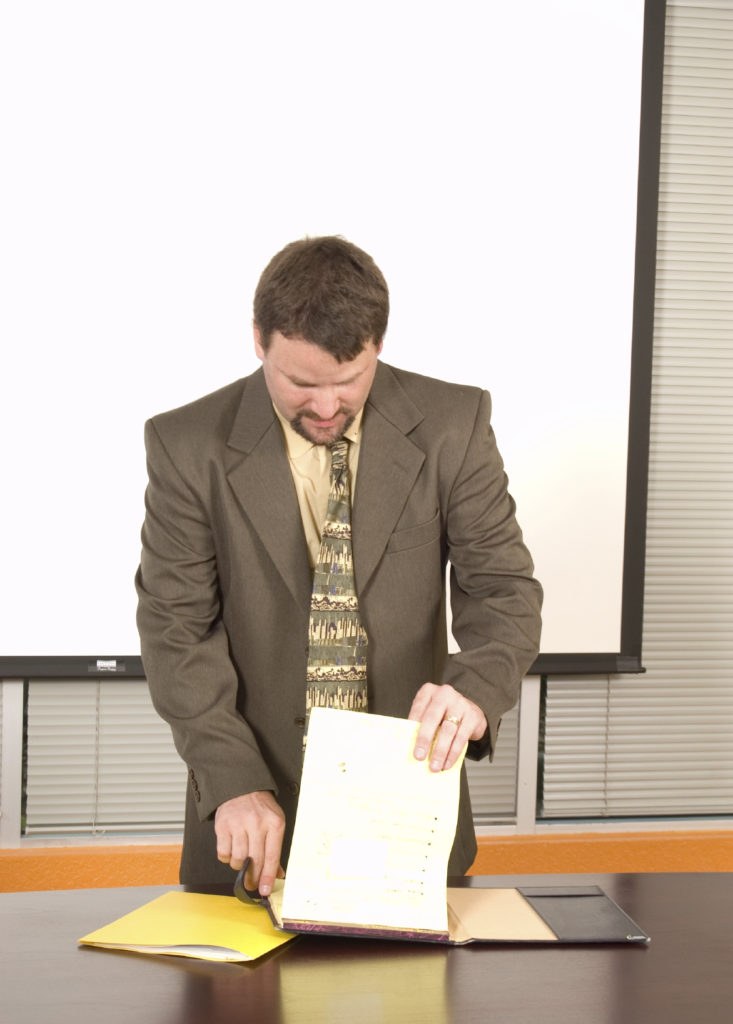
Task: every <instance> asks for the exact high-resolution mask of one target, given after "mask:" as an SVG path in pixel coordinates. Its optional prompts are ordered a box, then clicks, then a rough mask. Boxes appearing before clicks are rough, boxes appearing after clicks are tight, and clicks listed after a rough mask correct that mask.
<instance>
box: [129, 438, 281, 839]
mask: <svg viewBox="0 0 733 1024" xmlns="http://www.w3.org/2000/svg"><path fill="white" fill-rule="evenodd" d="M145 445H146V450H147V459H148V480H149V483H148V487H147V490H146V495H145V505H146V515H145V522H144V525H143V530H142V557H141V563H140V568H139V570H138V573H137V576H136V586H137V592H138V598H139V603H138V616H137V619H138V629H139V632H140V637H141V644H142V656H143V665H144V667H145V673H146V676H147V679H148V684H149V687H150V692H151V696H152V700H153V704H154V706H155V708H156V710H157V711H158V713H159V714H160V715H161V717H162V718H164V719H165V720H166V721H167V722H168V723H169V724H170V726H171V729H172V732H173V738H174V741H175V744H176V748H177V750H178V752H179V754H180V755H181V757H182V758H183V760H184V761H185V762H186V764H187V765H188V767H189V775H190V778H191V785H192V787H193V791H194V796H195V799H196V802H197V807H198V812H199V817H200V818H201V819H202V820H203V819H204V818H206V817H208V816H209V815H210V814H212V813H213V811H214V810H215V809H216V807H218V806H219V804H221V803H223V802H224V801H225V800H228V799H230V798H232V797H235V796H239V795H240V794H242V793H248V792H254V791H256V790H264V789H270V790H273V791H276V789H277V787H276V785H275V782H274V780H273V778H272V775H271V773H270V771H269V769H268V767H267V765H266V764H265V761H264V760H263V758H262V755H261V752H260V750H259V748H258V745H257V742H256V739H255V737H254V735H253V733H252V730H251V729H250V728H249V726H248V724H247V723H246V721H245V720H244V718H243V717H242V715H241V714H240V713H239V711H238V710H237V707H236V696H237V686H238V679H237V674H236V671H235V668H234V665H233V663H232V660H231V658H230V655H229V641H228V636H227V633H226V630H225V628H224V625H223V623H222V621H221V609H220V594H219V581H218V573H217V563H216V556H215V550H214V543H213V538H212V533H211V528H210V525H209V521H208V516H207V514H206V511H205V509H204V508H203V504H202V501H201V499H200V497H199V495H198V494H197V493H196V492H195V489H194V488H193V487H192V486H191V485H190V484H189V483H188V482H187V481H186V480H185V479H184V476H183V475H182V473H181V472H180V471H179V470H178V468H177V467H176V466H175V465H174V462H173V460H172V458H171V457H170V455H169V453H168V451H167V450H166V447H165V445H164V443H163V441H162V440H161V438H160V436H159V433H158V431H157V430H156V426H155V423H154V422H153V421H150V422H148V423H147V424H146V427H145Z"/></svg>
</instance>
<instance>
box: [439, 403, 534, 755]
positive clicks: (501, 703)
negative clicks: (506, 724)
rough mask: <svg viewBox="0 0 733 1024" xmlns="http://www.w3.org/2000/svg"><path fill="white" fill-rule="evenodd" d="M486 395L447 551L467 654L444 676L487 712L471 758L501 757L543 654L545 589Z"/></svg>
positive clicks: (454, 503)
mask: <svg viewBox="0 0 733 1024" xmlns="http://www.w3.org/2000/svg"><path fill="white" fill-rule="evenodd" d="M490 416H491V399H490V397H489V395H488V393H487V392H483V394H482V397H481V400H480V402H479V406H478V413H477V416H476V420H475V423H474V428H473V432H472V435H471V437H470V440H469V443H468V446H467V448H466V454H465V458H464V460H463V463H462V465H461V468H460V470H459V472H458V474H457V476H456V479H455V481H454V483H453V486H452V488H451V493H450V499H449V504H448V514H447V524H446V533H447V545H448V557H449V559H450V563H451V592H450V598H451V612H452V629H453V635H454V637H455V639H456V641H457V642H458V645H459V647H460V648H461V650H460V652H459V653H457V654H453V655H451V656H450V657H449V658H448V661H447V663H446V668H445V672H444V675H443V680H442V681H443V682H444V683H451V684H452V685H453V686H454V687H455V688H456V689H457V690H458V691H459V692H461V693H462V694H463V695H464V696H466V697H468V698H469V699H470V700H472V701H473V702H474V703H476V704H478V705H479V707H481V708H482V710H483V711H484V714H485V715H486V718H487V721H488V725H489V727H488V729H487V732H486V735H485V737H484V739H483V740H481V741H480V742H479V743H473V744H470V746H469V756H471V757H482V756H484V755H485V754H487V753H493V750H494V747H495V744H496V736H497V732H498V728H499V723H500V720H501V715H502V714H503V713H504V712H506V711H507V710H509V709H510V708H511V707H513V706H514V704H515V703H516V701H517V699H518V696H519V688H520V685H521V680H522V678H523V676H524V675H525V673H526V672H527V670H528V669H529V667H530V666H531V664H532V662H533V661H534V659H535V657H536V655H537V651H538V648H539V638H540V609H541V605H542V589H541V587H540V584H539V583H538V582H537V581H536V580H535V579H534V578H533V572H534V566H533V564H532V559H531V557H530V554H529V551H528V550H527V548H526V546H525V545H524V542H523V539H522V532H521V529H520V527H519V525H518V523H517V520H516V517H515V504H514V501H513V499H512V497H511V495H510V494H509V492H508V490H507V479H506V475H505V473H504V465H503V462H502V459H501V456H500V454H499V451H498V449H497V446H496V440H495V437H494V432H493V429H492V427H491V424H490Z"/></svg>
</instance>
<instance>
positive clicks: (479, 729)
mask: <svg viewBox="0 0 733 1024" xmlns="http://www.w3.org/2000/svg"><path fill="white" fill-rule="evenodd" d="M407 717H408V718H409V719H410V721H412V722H420V729H419V730H418V734H417V741H416V743H415V757H416V758H417V760H418V761H424V760H425V758H426V757H428V756H430V770H431V771H433V772H440V771H443V770H444V769H446V768H451V767H452V766H453V765H454V764H455V763H456V761H457V760H458V757H459V755H460V753H461V751H462V750H463V748H464V747H465V745H466V744H467V743H468V741H469V740H480V739H481V738H482V736H483V735H484V733H485V732H486V729H487V728H488V722H487V721H486V715H485V714H484V713H483V711H482V710H481V708H480V707H479V706H478V704H474V703H473V701H472V700H469V699H468V697H464V696H463V694H461V693H459V692H458V690H455V689H454V688H453V687H452V686H451V685H450V684H449V683H446V684H445V685H444V686H436V685H435V683H425V685H424V686H421V687H420V689H419V690H418V691H417V693H416V694H415V699H414V700H413V702H412V707H411V708H410V714H409V715H408V716H407ZM433 742H434V745H433ZM431 748H432V750H431Z"/></svg>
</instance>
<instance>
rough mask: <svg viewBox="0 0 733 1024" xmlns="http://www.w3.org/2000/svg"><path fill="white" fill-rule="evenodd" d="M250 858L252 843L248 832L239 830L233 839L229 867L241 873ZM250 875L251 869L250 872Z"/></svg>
mask: <svg viewBox="0 0 733 1024" xmlns="http://www.w3.org/2000/svg"><path fill="white" fill-rule="evenodd" d="M248 857H250V858H251V857H252V850H251V843H250V839H249V836H248V835H247V833H246V832H244V831H240V830H237V831H236V832H235V833H234V835H233V837H232V852H231V857H230V860H229V867H230V868H232V869H233V870H234V871H240V870H241V868H242V866H243V865H244V862H245V861H246V860H247V858H248ZM247 873H249V869H248V872H247Z"/></svg>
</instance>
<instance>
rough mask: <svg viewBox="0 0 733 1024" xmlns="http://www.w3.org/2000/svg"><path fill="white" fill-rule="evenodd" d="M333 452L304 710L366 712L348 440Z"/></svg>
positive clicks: (315, 585)
mask: <svg viewBox="0 0 733 1024" xmlns="http://www.w3.org/2000/svg"><path fill="white" fill-rule="evenodd" d="M329 448H330V449H331V489H330V492H329V495H328V510H327V512H326V522H325V523H324V526H323V533H322V534H321V549H320V551H319V553H318V561H317V563H316V566H315V569H314V571H313V594H312V596H311V614H310V628H309V643H308V676H307V680H308V685H307V690H306V711H308V710H310V708H312V707H328V708H341V709H344V710H347V711H366V710H367V675H366V648H367V636H366V633H365V631H364V627H363V626H362V624H361V620H360V618H359V604H358V601H357V596H356V587H355V584H354V564H353V558H352V551H351V495H350V492H349V469H348V466H347V463H346V453H347V450H348V441H345V440H343V441H336V442H335V443H334V444H332V445H329Z"/></svg>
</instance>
